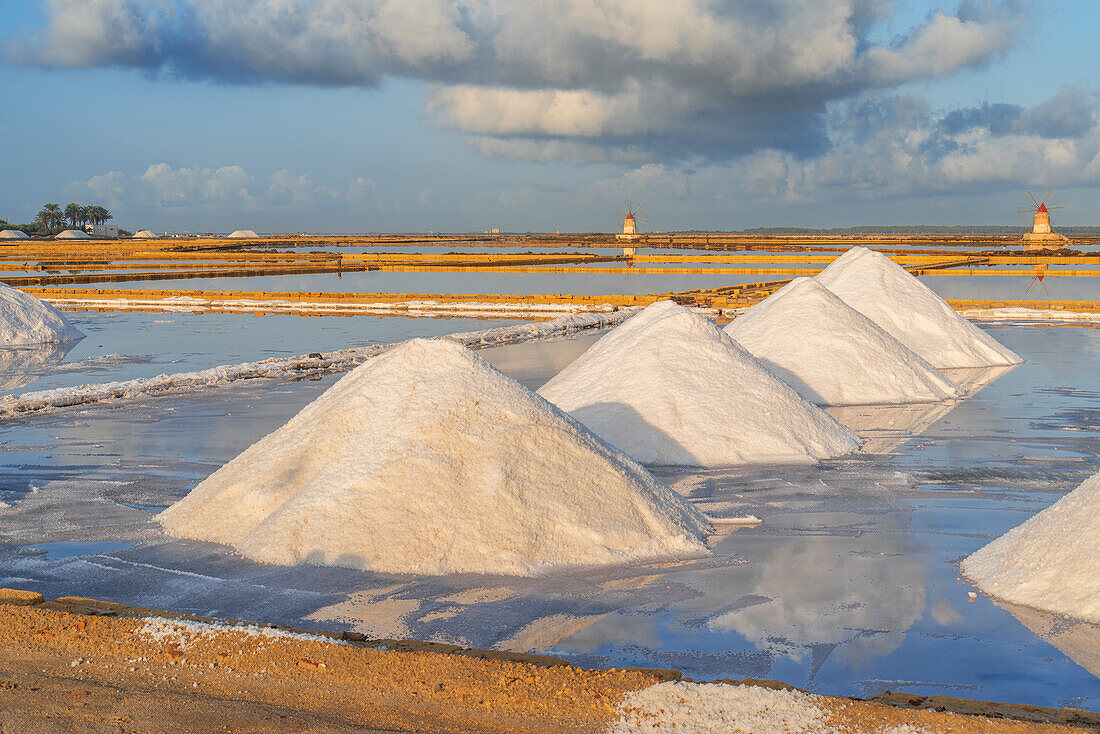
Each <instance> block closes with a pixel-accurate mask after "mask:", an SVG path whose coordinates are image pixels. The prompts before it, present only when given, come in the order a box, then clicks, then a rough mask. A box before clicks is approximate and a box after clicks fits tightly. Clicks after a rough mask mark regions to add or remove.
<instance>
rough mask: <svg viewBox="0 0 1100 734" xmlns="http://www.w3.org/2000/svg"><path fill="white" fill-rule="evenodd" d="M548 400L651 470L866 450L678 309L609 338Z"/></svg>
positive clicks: (635, 321)
mask: <svg viewBox="0 0 1100 734" xmlns="http://www.w3.org/2000/svg"><path fill="white" fill-rule="evenodd" d="M539 394H540V395H542V396H543V397H545V398H547V399H548V400H550V401H551V402H553V403H554V404H555V405H557V406H558V407H559V408H562V409H563V410H566V411H568V412H569V413H571V414H572V415H573V416H575V417H576V418H577V419H579V420H580V421H581V422H582V423H584V424H585V425H586V426H588V427H589V428H590V429H591V430H592V431H593V432H594V433H595V434H596V435H598V436H600V437H601V438H603V439H604V440H606V441H608V442H609V443H612V444H614V445H615V446H618V447H619V448H620V449H622V450H623V451H625V452H626V453H627V454H629V455H630V456H632V457H634V458H635V459H636V460H638V461H640V462H642V463H643V464H662V465H680V466H731V465H736V464H753V463H767V462H797V463H813V462H815V461H816V460H818V459H825V458H830V457H834V456H842V455H844V454H850V453H852V452H854V451H857V450H858V449H859V439H858V438H857V437H856V435H855V434H854V433H852V432H851V431H849V430H848V429H847V428H844V427H843V426H842V425H840V424H839V423H837V422H836V421H835V420H833V418H831V417H830V416H829V415H827V414H826V413H825V412H823V411H822V410H821V409H820V408H818V407H817V406H815V405H812V404H811V403H809V402H807V401H805V400H803V399H802V398H801V397H800V396H799V395H798V393H796V392H795V391H794V390H793V389H792V388H791V387H790V386H789V385H787V384H786V383H784V382H782V381H781V380H779V379H778V378H777V377H775V376H774V375H772V374H771V373H770V372H769V371H768V370H767V369H766V368H765V367H764V366H762V365H761V364H760V363H759V362H758V361H757V360H756V359H755V358H754V357H753V356H752V355H751V354H749V353H748V352H746V351H745V350H744V349H742V348H741V347H740V346H739V345H738V344H737V343H736V342H734V341H733V339H731V338H730V337H729V335H727V334H725V333H724V332H723V331H722V330H721V329H719V328H718V327H717V326H715V325H714V324H713V323H711V322H710V321H708V320H707V319H705V318H703V317H701V316H697V315H695V314H693V313H691V312H690V311H688V310H687V309H684V308H681V307H680V306H677V305H676V304H675V303H672V302H671V301H661V302H658V303H655V304H653V305H651V306H649V307H647V308H646V309H645V310H644V311H642V312H641V313H640V314H638V315H637V316H634V317H633V318H631V319H630V320H629V321H627V322H626V323H624V324H623V325H622V326H619V327H618V328H616V329H615V330H613V331H612V332H611V333H609V334H608V335H607V336H605V337H603V338H602V339H600V340H599V341H598V342H596V343H595V344H593V345H592V346H591V347H590V348H589V349H588V351H587V352H585V353H584V354H583V355H581V356H580V358H578V359H577V360H576V361H575V362H573V363H572V364H571V365H569V366H568V367H566V368H565V369H564V370H562V371H561V372H560V373H558V375H557V376H556V377H554V378H553V379H552V380H550V381H549V382H548V383H546V384H545V385H543V386H542V388H541V389H540V390H539Z"/></svg>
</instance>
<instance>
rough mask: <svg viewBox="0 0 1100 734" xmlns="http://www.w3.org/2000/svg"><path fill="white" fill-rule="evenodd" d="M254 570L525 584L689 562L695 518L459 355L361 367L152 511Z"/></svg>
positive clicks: (398, 350) (402, 352)
mask: <svg viewBox="0 0 1100 734" xmlns="http://www.w3.org/2000/svg"><path fill="white" fill-rule="evenodd" d="M158 518H159V520H160V522H161V523H162V524H163V525H164V527H165V530H166V531H167V532H168V533H169V534H170V535H174V536H178V537H185V538H195V539H197V540H208V541H213V542H216V543H226V544H229V545H232V546H234V547H235V548H237V550H239V551H240V552H241V553H242V554H244V555H245V556H247V557H249V558H252V559H255V560H257V561H262V562H267V563H280V564H297V563H313V564H319V565H334V566H348V567H352V568H361V569H370V570H374V571H381V572H390V573H418V574H447V573H466V572H475V573H505V574H516V575H533V574H535V573H538V572H540V571H543V570H546V569H549V568H551V567H554V566H559V565H596V564H611V563H621V562H626V561H631V560H635V559H642V558H654V557H668V556H680V555H685V554H689V555H700V554H705V553H706V550H705V547H704V543H703V535H704V534H705V532H707V531H708V530H709V524H708V523H707V521H706V519H705V518H704V517H703V516H702V515H701V514H700V513H699V512H697V511H696V510H695V509H694V508H692V507H691V506H690V505H688V504H687V503H686V502H684V500H683V499H682V498H681V497H680V496H679V495H677V494H676V493H675V492H673V491H672V490H671V489H669V488H668V487H666V486H665V485H663V484H661V483H660V482H658V481H657V480H656V479H654V478H653V476H652V475H650V474H649V473H648V472H646V471H645V469H643V468H642V467H640V466H638V465H637V464H636V463H634V462H633V461H631V460H630V459H629V458H628V457H626V456H625V455H623V454H622V453H620V452H618V451H616V450H614V449H612V448H610V447H608V446H607V445H605V444H604V443H602V442H601V441H600V440H599V439H597V438H596V437H595V436H593V435H592V434H591V433H589V432H588V431H587V430H585V429H584V427H583V426H581V425H580V424H579V423H577V422H576V421H575V420H573V419H572V418H570V417H569V416H567V415H565V414H564V413H562V412H561V411H559V410H558V409H557V408H555V407H554V406H552V405H550V404H549V403H547V402H546V401H545V400H543V399H542V398H540V397H538V396H537V395H535V394H534V393H533V392H531V391H530V390H528V389H527V388H525V387H523V386H522V385H520V384H519V383H518V382H516V381H515V380H512V379H511V378H509V377H506V376H504V375H503V374H501V373H500V372H497V371H496V370H495V369H493V368H492V367H490V366H489V365H488V364H486V363H485V362H484V361H483V360H482V359H481V358H480V357H478V356H477V355H475V354H474V353H473V352H471V351H469V350H468V349H466V348H465V347H463V346H462V345H460V344H458V343H456V342H452V341H449V340H422V339H421V340H413V341H410V342H406V343H404V344H401V345H398V346H396V347H394V348H393V349H390V350H389V351H387V352H385V353H383V354H381V355H379V356H377V357H375V358H374V359H371V360H369V361H368V362H366V363H364V364H363V365H361V366H360V367H358V368H356V369H355V370H353V371H352V372H350V373H348V374H347V375H346V376H345V377H344V378H343V379H341V380H340V381H339V382H337V383H336V384H335V385H333V386H332V388H330V389H329V390H328V391H326V392H325V393H324V394H323V395H322V396H321V397H319V398H318V399H317V400H315V401H314V402H313V403H311V404H310V405H308V406H306V407H305V408H304V409H303V410H302V411H301V412H300V413H299V414H298V415H296V416H295V417H294V418H292V419H291V420H290V422H289V423H287V424H286V425H285V426H283V427H282V428H280V429H279V430H277V431H275V432H274V433H272V434H270V435H268V436H267V437H265V438H263V439H262V440H260V441H259V442H257V443H256V444H254V445H253V446H251V447H250V448H249V449H247V450H246V451H245V452H244V453H242V454H241V455H240V456H238V457H237V458H235V459H233V460H232V461H230V462H229V463H228V464H226V465H225V466H223V467H222V468H221V469H219V470H218V471H216V472H215V473H214V474H212V475H211V476H210V477H209V478H208V479H206V480H205V481H204V482H202V483H201V484H199V486H198V487H196V488H195V489H194V490H193V491H192V492H191V493H190V494H188V495H187V496H186V497H184V498H183V499H182V500H180V501H179V502H177V503H176V504H174V505H172V506H171V507H169V508H168V509H167V510H165V511H164V512H163V513H161V514H160V515H159V516H158Z"/></svg>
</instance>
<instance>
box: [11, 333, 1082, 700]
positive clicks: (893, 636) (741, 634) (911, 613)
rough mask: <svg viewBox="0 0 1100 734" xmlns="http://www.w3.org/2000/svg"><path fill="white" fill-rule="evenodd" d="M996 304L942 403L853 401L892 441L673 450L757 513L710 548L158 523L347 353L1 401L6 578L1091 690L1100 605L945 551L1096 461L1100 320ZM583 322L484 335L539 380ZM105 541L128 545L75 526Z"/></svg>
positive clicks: (974, 690) (426, 635)
mask: <svg viewBox="0 0 1100 734" xmlns="http://www.w3.org/2000/svg"><path fill="white" fill-rule="evenodd" d="M217 318H223V317H221V316H219V317H217ZM259 321H263V320H259ZM349 321H352V322H354V321H357V320H355V319H353V320H349ZM315 322H316V320H314V321H313V322H312V323H315ZM463 328H465V327H463ZM989 328H991V331H992V333H993V335H994V336H995V337H996V338H998V339H999V340H1001V341H1003V342H1004V343H1005V344H1007V345H1008V346H1009V347H1011V348H1012V349H1014V350H1016V351H1017V352H1019V353H1020V354H1021V355H1023V356H1025V357H1026V358H1027V359H1028V363H1027V364H1024V365H1022V366H1020V367H1018V368H1016V369H1014V370H1012V371H1009V372H1008V373H1007V374H1003V375H1001V376H1000V377H999V378H997V379H996V380H994V381H993V382H992V383H991V384H989V385H988V386H986V387H985V388H984V389H983V390H982V391H981V392H979V393H978V394H977V395H975V396H973V397H971V398H970V399H968V400H966V401H963V402H961V403H958V404H955V405H954V406H940V407H939V408H937V409H931V408H930V409H928V410H923V409H922V410H913V409H898V410H891V409H875V410H862V411H855V412H853V411H848V412H847V413H844V414H841V415H840V417H841V418H843V419H844V420H848V421H851V422H852V423H853V424H859V425H860V426H861V428H862V430H863V431H865V432H866V434H867V435H869V436H871V437H872V438H873V439H874V443H873V450H874V451H876V452H879V453H875V454H868V455H863V456H860V457H858V458H854V459H847V460H841V461H834V462H829V463H827V464H824V465H822V466H820V467H814V468H791V467H774V466H773V467H759V468H753V469H741V470H727V471H707V472H691V471H672V470H665V469H659V470H658V473H659V474H660V476H661V477H662V478H663V479H664V480H665V481H667V482H669V483H670V484H672V485H673V486H674V488H676V489H677V490H678V491H680V492H681V493H683V494H684V495H685V496H687V497H688V498H689V500H690V501H691V502H693V503H695V504H696V505H697V506H698V507H700V509H702V510H703V511H705V512H707V513H708V514H711V515H713V516H720V517H721V516H725V517H729V516H735V515H742V514H750V513H751V514H754V515H756V516H758V517H760V518H762V519H763V523H762V524H761V525H759V526H756V527H749V528H741V529H739V530H736V531H734V532H727V533H726V534H724V535H720V536H717V537H716V538H715V539H714V541H713V550H714V555H713V556H712V557H710V558H706V559H702V560H698V561H694V562H688V563H674V564H648V565H637V566H629V567H621V568H612V569H602V570H586V571H570V572H562V573H559V574H554V575H551V576H547V577H543V578H539V579H516V578H510V577H499V576H481V575H472V574H471V575H462V576H456V577H444V578H434V577H433V578H423V577H414V576H395V575H385V574H374V573H366V572H358V571H350V570H347V569H338V568H313V567H289V568H287V567H277V566H266V565H261V564H256V563H252V562H249V561H246V560H243V559H241V558H239V557H238V556H236V555H235V554H233V553H232V552H231V551H230V550H229V549H227V548H224V547H222V546H217V545H213V544H207V543H197V542H185V541H176V540H170V539H167V538H165V537H164V536H163V535H162V534H161V533H160V532H159V530H158V529H157V526H156V525H155V523H154V522H152V517H153V515H154V513H155V512H156V511H158V509H159V508H162V507H165V506H167V505H168V504H170V503H172V502H174V501H175V500H177V499H178V498H179V497H181V496H183V495H184V494H186V493H187V492H188V491H189V490H190V489H191V488H192V487H193V486H194V485H195V484H196V483H197V482H199V481H201V480H202V479H203V478H204V477H206V476H207V475H209V474H210V473H211V472H212V471H214V470H215V469H216V468H217V467H218V466H220V465H221V464H223V463H224V462H225V461H227V460H229V459H231V458H233V457H234V456H235V455H236V454H237V453H239V452H240V451H241V450H243V449H244V448H246V447H247V446H248V445H250V444H251V443H252V442H254V441H255V440H257V439H258V438H260V437H262V436H264V435H266V434H267V433H268V432H270V431H271V430H273V429H274V428H276V427H278V426H279V425H281V424H282V423H283V422H285V421H286V420H287V419H288V418H289V417H290V416H292V415H293V414H294V413H295V412H296V411H297V410H299V409H300V408H301V407H302V406H304V405H305V404H307V403H308V402H309V401H311V400H313V399H314V398H315V397H316V396H317V395H319V394H320V392H322V391H323V390H324V389H326V388H327V387H328V386H329V385H331V384H332V382H333V381H334V380H335V379H336V378H335V377H327V378H325V379H322V380H319V381H309V380H303V381H300V382H290V381H253V382H251V383H249V384H246V385H236V386H231V387H226V388H220V389H216V390H210V391H207V392H203V393H194V394H191V395H186V396H177V397H168V398H159V399H146V400H143V401H140V402H131V403H120V404H117V405H111V406H92V407H88V408H84V409H76V410H70V411H67V412H64V413H59V414H57V415H55V416H39V417H35V418H30V419H26V420H22V421H15V422H3V423H0V502H4V503H6V504H9V505H11V507H9V508H7V509H0V586H20V587H23V588H30V589H35V590H38V591H41V592H42V593H44V594H45V595H47V596H60V595H68V594H72V595H81V596H90V597H96V598H101V599H107V600H111V601H120V602H125V603H128V604H134V605H142V606H151V607H160V608H167V609H173V610H177V611H184V612H192V613H198V614H208V615H224V616H233V617H238V618H250V619H257V620H265V621H272V622H280V623H287V624H296V625H299V626H305V627H311V626H317V627H324V628H347V627H355V628H357V629H360V630H362V631H365V632H367V633H369V634H374V635H377V636H381V637H415V638H423V639H435V640H441V641H452V642H458V643H461V644H466V645H472V646H478V647H492V646H495V647H498V648H501V649H512V650H536V651H540V652H547V653H550V654H554V655H558V656H561V657H564V658H567V659H569V660H571V661H574V662H577V663H581V664H590V665H647V666H665V667H675V668H678V669H680V670H682V671H684V673H685V674H687V675H689V676H692V677H695V678H699V679H714V678H723V677H733V678H741V677H745V676H753V677H758V678H778V679H782V680H785V681H788V682H790V683H793V684H795V685H798V686H801V687H805V688H808V689H810V690H814V691H820V692H828V693H836V694H842V695H857V696H868V695H873V694H876V693H879V692H881V691H885V690H899V689H901V690H907V691H912V692H915V693H922V694H936V693H938V694H948V695H959V696H968V697H974V698H981V699H989V700H1003V701H1020V702H1029V703H1035V704H1042V705H1053V706H1078V707H1083V708H1090V709H1097V708H1100V678H1098V677H1097V676H1100V630H1098V628H1096V627H1094V626H1090V625H1082V624H1077V623H1073V622H1072V621H1070V620H1064V619H1056V618H1053V617H1051V616H1050V615H1044V614H1042V613H1038V612H1035V611H1034V610H1028V609H1021V608H1011V609H1010V608H1005V607H1002V606H998V605H997V604H995V603H994V602H992V601H990V600H989V599H987V598H986V597H984V596H979V598H978V600H977V601H974V602H970V601H968V600H967V592H968V591H970V590H971V587H970V586H969V585H968V584H966V583H964V582H962V581H960V580H959V579H957V576H956V572H955V565H956V563H957V561H958V560H959V559H960V558H962V557H963V556H965V555H967V554H968V553H971V552H973V551H974V550H976V549H977V548H978V547H980V546H982V545H983V544H985V543H986V542H988V541H989V540H990V539H991V538H993V537H996V536H998V535H1000V534H1002V533H1003V532H1005V531H1006V530H1008V529H1009V528H1011V527H1014V526H1015V525H1018V524H1019V523H1020V522H1022V521H1023V520H1025V519H1026V518H1027V517H1029V516H1031V515H1032V514H1033V513H1035V512H1037V511H1039V510H1041V509H1042V508H1044V507H1046V506H1048V505H1050V504H1051V503H1052V502H1054V501H1056V500H1057V499H1058V498H1059V497H1061V496H1062V495H1064V494H1065V493H1066V492H1068V491H1070V490H1071V489H1073V488H1074V487H1075V486H1077V485H1078V484H1079V483H1080V482H1081V481H1082V480H1083V479H1085V478H1086V477H1088V476H1089V475H1090V474H1092V473H1094V472H1096V471H1097V470H1098V469H1100V372H1098V371H1097V370H1096V369H1095V365H1096V363H1097V361H1098V359H1100V330H1098V329H1091V328H1082V327H1074V328H1063V327H1059V326H1048V327H1042V328H1035V327H1029V326H1019V325H1011V326H998V327H989ZM135 338H136V337H135ZM364 338H370V337H364ZM594 338H595V337H594V336H587V337H585V338H583V339H575V340H565V341H560V342H544V343H536V344H528V345H522V346H513V347H507V348H501V349H497V350H489V351H486V352H483V354H484V356H486V357H488V358H490V359H491V360H492V361H493V362H494V364H496V365H497V366H498V367H500V368H501V369H503V370H505V371H506V372H508V373H509V374H512V375H514V376H516V377H517V378H518V379H520V380H522V381H523V382H524V383H525V384H527V385H529V386H531V387H536V386H538V385H539V384H541V382H542V381H544V380H545V379H547V378H548V377H549V376H551V375H552V374H554V373H555V372H556V371H557V370H559V369H561V367H563V366H564V365H565V364H568V362H569V361H570V360H572V359H574V358H575V357H576V356H577V355H579V354H580V353H582V352H583V350H584V349H585V348H587V346H588V345H589V344H590V343H591V342H592V340H593V339H594ZM301 344H302V342H294V343H293V346H290V345H288V346H287V348H288V349H290V350H291V351H294V352H301V351H302V350H303V347H301V346H300V345H301ZM129 351H135V352H136V351H141V348H140V346H135V347H134V348H133V349H131V350H129ZM147 351H152V350H147ZM227 361H228V360H227ZM1067 540H1068V541H1071V540H1072V539H1067ZM104 541H110V542H111V543H114V544H117V545H111V546H98V545H83V544H95V543H102V542H104Z"/></svg>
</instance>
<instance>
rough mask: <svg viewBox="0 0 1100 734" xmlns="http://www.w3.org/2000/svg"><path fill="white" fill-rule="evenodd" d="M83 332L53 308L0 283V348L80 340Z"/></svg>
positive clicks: (27, 294)
mask: <svg viewBox="0 0 1100 734" xmlns="http://www.w3.org/2000/svg"><path fill="white" fill-rule="evenodd" d="M83 337H84V334H83V333H81V332H80V330H79V329H77V328H76V327H74V326H73V325H72V324H70V323H69V322H68V320H66V318H65V317H64V316H62V315H61V312H60V311H58V310H57V309H56V308H54V307H53V306H51V305H50V304H48V303H46V302H45V301H42V300H39V299H37V298H35V297H34V296H32V295H30V294H29V293H24V292H23V291H21V290H16V289H15V288H12V287H11V286H9V285H7V284H5V283H0V347H19V346H26V345H28V344H47V343H50V342H64V341H71V340H73V339H82V338H83Z"/></svg>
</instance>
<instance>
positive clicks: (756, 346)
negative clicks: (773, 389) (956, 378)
mask: <svg viewBox="0 0 1100 734" xmlns="http://www.w3.org/2000/svg"><path fill="white" fill-rule="evenodd" d="M808 326H809V328H807V327H808ZM725 330H726V333H727V334H729V335H730V336H732V337H733V339H734V341H736V342H737V343H738V344H740V345H741V346H743V347H744V348H745V349H747V350H749V352H750V353H752V355H753V356H754V357H756V358H757V359H759V360H760V361H761V362H763V363H764V364H765V365H766V366H767V367H768V368H769V369H771V370H772V371H773V372H774V373H775V374H776V375H777V376H778V377H779V378H780V379H782V380H784V381H786V382H787V383H788V384H789V385H791V387H793V388H794V389H795V390H797V391H798V392H799V393H800V394H801V395H802V397H804V398H806V399H807V400H809V401H811V402H814V403H818V404H819V405H868V404H876V403H928V402H938V401H940V400H946V399H948V398H954V397H958V396H959V388H958V387H957V386H956V385H955V383H953V382H951V380H950V379H948V378H947V376H946V375H944V374H943V373H942V372H940V371H939V370H937V369H936V368H935V367H933V366H932V365H930V364H928V362H926V361H924V360H923V359H921V358H920V357H919V356H917V355H916V354H914V353H913V351H912V350H910V349H909V348H908V347H906V346H905V345H904V344H902V343H901V342H899V341H898V340H897V339H895V338H894V337H892V336H890V335H889V334H887V333H886V332H885V331H883V330H882V328H881V327H879V326H878V325H877V324H875V323H874V322H873V321H871V320H870V319H869V318H867V317H866V316H864V315H863V314H861V313H860V312H859V311H856V310H855V309H854V308H852V307H851V306H849V305H848V304H846V303H844V301H842V300H840V298H838V297H837V296H836V295H834V294H833V293H832V292H831V291H830V290H829V289H828V288H826V287H825V286H823V285H821V284H820V283H818V282H817V281H815V280H813V279H811V278H795V279H794V280H793V281H791V282H790V283H788V284H787V285H785V286H783V287H782V288H781V289H779V290H778V291H776V292H775V293H773V294H772V295H771V296H769V297H768V298H767V299H766V300H764V301H763V302H761V303H758V304H756V305H755V306H753V307H752V308H750V309H749V310H748V311H747V312H745V313H744V314H742V315H741V316H738V317H737V318H736V319H735V320H734V321H733V323H731V324H730V325H729V326H727V327H726V329H725Z"/></svg>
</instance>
